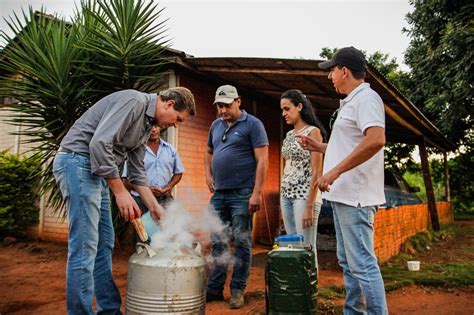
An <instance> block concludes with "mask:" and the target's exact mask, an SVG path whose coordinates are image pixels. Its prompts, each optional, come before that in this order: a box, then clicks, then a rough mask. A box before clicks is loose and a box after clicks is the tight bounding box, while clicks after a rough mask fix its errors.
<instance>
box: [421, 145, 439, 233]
mask: <svg viewBox="0 0 474 315" xmlns="http://www.w3.org/2000/svg"><path fill="white" fill-rule="evenodd" d="M418 148H419V149H420V158H421V167H422V172H423V180H424V182H425V188H426V197H427V198H428V210H429V212H430V218H431V226H432V227H433V230H435V231H439V219H438V211H437V209H436V200H435V196H434V191H433V183H432V182H431V174H430V164H429V162H428V152H427V151H426V144H425V139H422V141H421V142H420V144H419V145H418Z"/></svg>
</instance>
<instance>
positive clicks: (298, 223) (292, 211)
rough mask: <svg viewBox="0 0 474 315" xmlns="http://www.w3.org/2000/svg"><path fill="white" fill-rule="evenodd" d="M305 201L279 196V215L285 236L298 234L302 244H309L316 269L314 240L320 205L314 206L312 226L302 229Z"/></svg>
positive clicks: (316, 257)
mask: <svg viewBox="0 0 474 315" xmlns="http://www.w3.org/2000/svg"><path fill="white" fill-rule="evenodd" d="M306 204H307V200H306V199H295V198H287V197H285V196H280V207H281V214H282V217H283V224H284V225H285V231H286V234H295V233H298V234H300V235H303V237H304V242H305V243H307V244H311V246H312V248H313V251H314V258H315V263H316V264H315V265H316V268H318V254H317V250H316V239H317V235H318V233H317V232H318V219H319V213H320V212H321V204H320V203H315V204H314V208H313V209H314V213H313V215H314V217H313V225H312V226H311V227H309V228H307V229H304V228H303V214H304V211H305V210H306Z"/></svg>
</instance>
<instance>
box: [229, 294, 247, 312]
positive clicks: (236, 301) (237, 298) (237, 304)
mask: <svg viewBox="0 0 474 315" xmlns="http://www.w3.org/2000/svg"><path fill="white" fill-rule="evenodd" d="M244 304H245V303H244V292H243V291H234V292H232V295H231V297H230V301H229V306H230V308H231V309H237V308H241V307H243V306H244Z"/></svg>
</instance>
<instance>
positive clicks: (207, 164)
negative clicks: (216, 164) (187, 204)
mask: <svg viewBox="0 0 474 315" xmlns="http://www.w3.org/2000/svg"><path fill="white" fill-rule="evenodd" d="M212 153H213V150H212V148H211V147H209V146H208V147H207V151H206V153H205V155H204V174H205V175H206V185H207V187H208V188H209V191H210V192H211V193H214V190H215V186H214V177H213V176H212V167H211V164H212Z"/></svg>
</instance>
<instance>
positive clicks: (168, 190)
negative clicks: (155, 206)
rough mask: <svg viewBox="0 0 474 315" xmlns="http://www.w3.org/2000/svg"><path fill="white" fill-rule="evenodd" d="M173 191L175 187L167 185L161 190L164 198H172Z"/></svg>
mask: <svg viewBox="0 0 474 315" xmlns="http://www.w3.org/2000/svg"><path fill="white" fill-rule="evenodd" d="M172 190H173V187H171V186H169V185H166V186H165V187H163V188H161V194H162V195H164V196H167V197H169V196H171V191H172Z"/></svg>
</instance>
